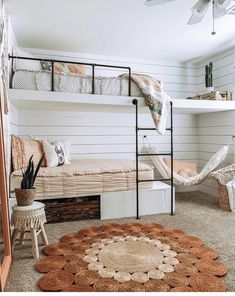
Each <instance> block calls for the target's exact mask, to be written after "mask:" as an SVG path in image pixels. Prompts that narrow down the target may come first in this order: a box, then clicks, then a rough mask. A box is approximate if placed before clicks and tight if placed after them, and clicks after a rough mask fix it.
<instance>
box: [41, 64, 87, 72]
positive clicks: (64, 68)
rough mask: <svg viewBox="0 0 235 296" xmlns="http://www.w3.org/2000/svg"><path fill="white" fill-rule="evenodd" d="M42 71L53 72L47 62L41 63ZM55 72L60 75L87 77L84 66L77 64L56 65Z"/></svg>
mask: <svg viewBox="0 0 235 296" xmlns="http://www.w3.org/2000/svg"><path fill="white" fill-rule="evenodd" d="M41 65H42V69H43V70H44V71H50V72H51V63H50V62H47V61H41ZM54 72H55V73H59V74H78V75H85V74H86V69H85V67H84V65H76V64H65V63H59V62H56V63H54Z"/></svg>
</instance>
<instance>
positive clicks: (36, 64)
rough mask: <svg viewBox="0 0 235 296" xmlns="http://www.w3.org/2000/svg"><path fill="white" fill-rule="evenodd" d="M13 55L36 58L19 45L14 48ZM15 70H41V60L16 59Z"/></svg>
mask: <svg viewBox="0 0 235 296" xmlns="http://www.w3.org/2000/svg"><path fill="white" fill-rule="evenodd" d="M13 55H14V56H18V57H26V58H34V56H33V55H32V54H30V53H28V52H26V51H24V50H22V49H20V48H18V47H14V48H13ZM13 69H14V71H19V70H26V71H41V70H42V65H41V63H40V61H32V60H23V59H17V58H16V59H14V63H13Z"/></svg>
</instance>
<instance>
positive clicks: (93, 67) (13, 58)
mask: <svg viewBox="0 0 235 296" xmlns="http://www.w3.org/2000/svg"><path fill="white" fill-rule="evenodd" d="M9 59H10V60H12V73H13V65H14V60H15V59H19V60H30V61H38V62H48V63H51V91H54V90H55V89H54V74H55V73H54V64H55V63H64V64H74V65H83V66H90V67H91V68H92V75H91V77H92V92H91V93H92V94H95V68H96V67H101V68H113V69H124V70H127V71H128V96H131V68H130V67H125V66H114V65H106V64H95V63H83V62H74V61H64V60H55V59H40V58H31V57H20V56H14V55H9ZM10 87H11V88H12V84H10Z"/></svg>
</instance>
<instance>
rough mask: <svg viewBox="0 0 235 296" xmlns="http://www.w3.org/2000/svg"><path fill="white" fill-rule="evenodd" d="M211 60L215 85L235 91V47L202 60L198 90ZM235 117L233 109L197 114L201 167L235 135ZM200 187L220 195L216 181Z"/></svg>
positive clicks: (228, 160)
mask: <svg viewBox="0 0 235 296" xmlns="http://www.w3.org/2000/svg"><path fill="white" fill-rule="evenodd" d="M210 61H211V62H213V65H214V70H213V77H214V86H215V89H216V90H222V91H232V92H233V95H235V68H234V67H235V57H234V49H233V50H229V51H226V52H223V53H221V54H219V55H217V56H214V57H211V58H209V59H207V60H206V61H203V62H201V63H200V66H199V78H198V79H199V86H198V91H199V92H203V91H205V88H204V66H205V65H206V64H207V63H209V62H210ZM233 99H234V98H233ZM234 118H235V112H234V111H229V112H219V113H211V114H201V115H198V157H199V159H198V161H199V167H203V166H204V165H205V163H206V162H207V161H208V160H209V158H210V157H211V156H212V155H213V153H215V152H216V151H218V150H219V148H221V147H222V146H223V145H226V144H228V143H229V142H230V141H231V136H232V135H235V129H234V122H235V119H234ZM233 150H234V149H233V145H231V146H230V151H229V155H228V156H227V158H226V160H225V161H224V163H223V164H222V166H226V165H229V164H231V163H233V162H234V160H233ZM200 190H201V191H204V192H207V193H210V194H212V195H214V196H217V195H218V185H217V182H216V181H214V180H209V179H207V180H206V181H205V182H204V183H203V184H202V185H201V186H200Z"/></svg>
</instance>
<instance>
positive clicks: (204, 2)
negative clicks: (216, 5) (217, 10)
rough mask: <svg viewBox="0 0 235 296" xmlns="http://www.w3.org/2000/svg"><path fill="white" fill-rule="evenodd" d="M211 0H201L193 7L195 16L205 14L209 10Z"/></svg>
mask: <svg viewBox="0 0 235 296" xmlns="http://www.w3.org/2000/svg"><path fill="white" fill-rule="evenodd" d="M209 3H210V0H199V1H197V3H196V4H195V5H194V6H193V7H192V9H191V10H192V13H193V15H195V16H198V17H201V16H204V15H205V13H206V12H207V9H208V7H209Z"/></svg>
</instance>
